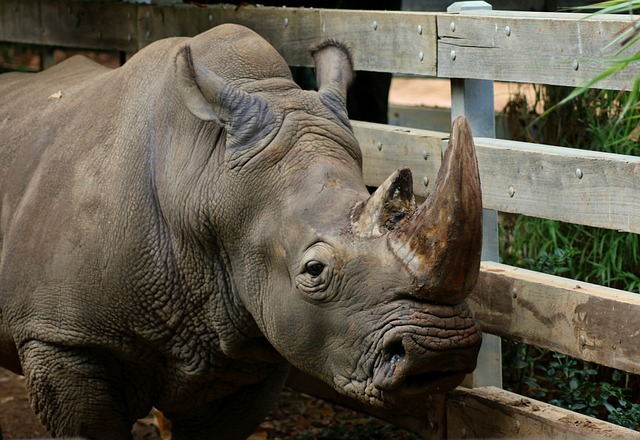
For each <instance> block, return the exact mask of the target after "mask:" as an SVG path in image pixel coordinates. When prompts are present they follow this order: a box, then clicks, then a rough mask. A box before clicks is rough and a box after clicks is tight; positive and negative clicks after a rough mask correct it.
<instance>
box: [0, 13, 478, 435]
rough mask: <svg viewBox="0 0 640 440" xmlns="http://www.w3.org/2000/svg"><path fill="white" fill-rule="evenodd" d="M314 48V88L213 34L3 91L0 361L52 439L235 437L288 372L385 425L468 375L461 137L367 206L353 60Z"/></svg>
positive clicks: (14, 77) (4, 84)
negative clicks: (160, 433) (148, 419)
mask: <svg viewBox="0 0 640 440" xmlns="http://www.w3.org/2000/svg"><path fill="white" fill-rule="evenodd" d="M310 54H311V56H312V57H313V60H314V61H315V65H316V76H317V80H318V84H319V86H318V90H317V91H307V90H302V89H301V88H300V87H299V86H297V85H296V84H295V83H294V82H293V81H292V79H291V74H290V69H289V67H288V66H287V64H286V63H285V61H284V60H283V58H282V57H281V56H280V55H279V54H278V53H277V51H276V50H275V49H274V48H273V47H272V46H271V45H270V44H269V43H267V42H266V41H265V40H264V39H263V38H261V37H260V36H258V34H256V33H255V32H253V31H251V30H249V29H247V28H245V27H241V26H239V25H231V24H227V25H222V26H218V27H215V28H213V29H211V30H208V31H206V32H204V33H202V34H199V35H197V36H195V37H193V38H182V37H180V38H170V39H165V40H161V41H158V42H156V43H154V44H151V45H150V46H148V47H146V48H144V49H143V50H141V51H140V52H139V53H137V54H136V55H135V56H133V57H132V58H131V59H130V60H129V61H128V62H127V63H126V64H124V65H123V66H122V67H120V68H117V69H108V68H106V67H102V66H100V65H98V64H96V63H94V62H92V61H89V60H88V59H86V58H82V57H74V58H71V59H69V60H67V61H64V62H62V63H60V64H59V65H57V66H54V67H52V68H50V69H48V70H46V71H44V72H41V73H36V74H27V73H8V74H5V75H3V76H2V77H1V79H0V196H1V205H0V222H1V223H0V247H1V253H0V258H1V260H0V365H2V366H3V367H5V368H7V369H9V370H12V371H14V372H16V373H18V374H24V376H25V377H26V384H27V388H28V391H29V394H30V400H31V404H32V407H33V409H34V411H35V413H36V414H37V415H38V417H39V418H40V420H41V421H42V423H43V424H44V425H45V427H46V428H47V429H48V430H49V431H50V432H51V433H52V434H53V435H56V436H82V437H85V438H92V439H102V438H104V439H117V438H130V436H131V428H132V424H133V423H134V422H135V420H136V419H138V418H140V417H144V416H145V415H146V414H147V413H148V411H149V410H150V409H151V408H152V407H155V408H157V409H159V410H160V411H162V412H163V413H164V414H165V415H166V416H167V417H168V418H169V419H170V420H171V421H172V426H173V428H172V429H173V438H174V439H191V440H192V439H201V438H218V439H222V438H224V439H229V438H243V437H246V436H247V435H249V434H250V433H251V432H252V431H253V429H254V428H255V426H256V425H258V424H259V423H260V422H261V420H262V418H263V417H264V415H265V414H266V413H267V411H268V410H269V409H270V408H271V406H272V405H273V404H274V402H275V400H276V399H277V397H278V394H279V391H280V389H281V387H282V386H283V383H284V381H285V379H286V377H287V374H288V370H289V368H290V365H293V366H295V367H297V368H298V369H299V370H301V371H303V372H305V373H307V374H309V375H311V376H314V377H316V378H318V379H320V380H322V381H324V382H326V383H327V384H329V385H330V386H332V387H333V388H335V390H337V391H338V392H340V393H342V394H344V395H346V396H349V397H352V398H354V399H357V400H358V401H360V402H362V403H363V404H366V405H371V406H375V407H381V408H386V409H388V410H389V411H394V410H402V408H404V407H407V406H408V405H415V404H416V402H419V401H420V399H424V398H425V397H426V395H427V394H430V393H436V392H441V391H445V390H447V389H449V388H451V387H454V386H456V385H457V384H459V383H460V382H461V380H462V378H463V376H464V374H465V373H468V372H469V371H471V370H473V368H475V364H476V357H477V352H478V349H479V345H480V341H481V335H480V331H479V329H478V326H477V324H476V322H475V321H474V319H473V316H472V314H471V312H470V309H469V307H468V306H467V303H466V301H465V298H466V297H467V296H468V295H469V293H470V291H471V290H472V289H473V287H474V285H475V283H476V281H477V277H478V272H479V264H480V250H481V228H482V224H481V209H482V207H481V194H480V181H479V177H478V168H477V161H476V156H475V152H474V146H473V141H472V137H471V132H470V128H469V124H468V122H467V121H466V120H465V119H464V118H459V119H457V120H456V121H455V122H454V124H453V128H452V134H451V140H450V145H449V147H448V149H447V151H446V154H445V157H444V159H443V164H442V167H441V169H440V172H439V175H438V178H437V182H436V184H435V187H434V189H433V191H432V193H431V195H430V196H429V198H428V199H427V200H426V202H424V203H423V204H421V205H420V206H417V205H416V202H415V197H414V194H413V191H412V177H411V172H410V171H409V170H408V169H407V168H402V169H399V170H398V171H396V172H394V173H393V174H392V175H391V176H390V177H389V178H388V179H387V180H386V181H385V182H384V183H383V184H382V185H381V186H380V187H379V188H378V189H377V190H376V191H375V192H374V193H373V194H370V193H369V192H368V190H367V187H366V186H365V183H364V180H363V171H362V164H363V158H362V153H361V150H360V148H359V145H358V142H357V140H356V139H355V137H354V134H353V131H352V128H351V124H350V121H349V118H348V115H347V112H346V107H345V96H346V91H347V88H348V86H349V84H350V82H351V81H352V78H353V68H352V64H353V63H352V58H351V55H350V49H349V48H348V47H347V45H345V44H344V43H342V42H339V41H335V40H326V41H322V42H319V43H317V44H316V45H315V46H313V47H312V48H311V50H310Z"/></svg>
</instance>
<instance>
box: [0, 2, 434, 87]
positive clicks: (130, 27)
mask: <svg viewBox="0 0 640 440" xmlns="http://www.w3.org/2000/svg"><path fill="white" fill-rule="evenodd" d="M41 10H42V12H41ZM222 23H238V24H242V25H245V26H247V27H249V28H252V29H254V30H256V31H257V32H258V33H260V34H261V35H262V36H264V37H265V38H266V39H267V40H268V41H269V42H270V43H272V44H273V45H274V46H275V47H276V49H277V50H278V51H279V52H280V53H281V54H282V55H283V56H284V57H285V59H286V60H287V62H289V64H290V65H293V66H310V65H312V61H311V59H310V57H309V55H308V53H307V52H308V47H309V46H310V45H311V44H313V43H317V42H319V41H321V40H322V39H324V38H339V39H341V40H343V41H344V42H345V43H347V44H348V45H349V46H351V47H352V48H353V52H354V64H355V67H356V69H359V70H371V71H384V72H398V73H409V74H420V75H431V76H435V74H436V45H437V42H436V38H437V32H436V29H435V26H436V24H435V23H436V19H435V14H433V13H415V12H400V11H391V12H390V11H361V10H335V9H313V8H276V7H264V6H241V7H238V6H235V5H206V6H203V7H198V6H196V5H193V4H184V3H181V4H171V5H166V4H165V5H163V4H160V5H144V4H137V5H136V4H130V3H104V2H74V1H56V0H39V1H33V2H23V1H21V0H0V24H2V26H0V41H10V42H22V43H31V44H45V45H52V46H62V47H74V48H87V49H97V50H113V49H117V50H123V51H128V52H134V51H136V50H139V49H140V48H142V47H144V46H146V45H148V44H150V43H152V42H153V41H155V40H158V39H161V38H167V37H173V36H193V35H196V34H198V33H200V32H203V31H205V30H207V29H209V28H211V27H214V26H216V25H219V24H222Z"/></svg>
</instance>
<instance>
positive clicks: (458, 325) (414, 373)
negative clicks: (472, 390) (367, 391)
mask: <svg viewBox="0 0 640 440" xmlns="http://www.w3.org/2000/svg"><path fill="white" fill-rule="evenodd" d="M420 309H424V310H421V311H420V312H417V313H416V312H414V314H413V316H411V317H410V318H409V319H407V321H409V322H412V323H420V325H417V324H414V325H412V324H409V325H399V326H397V327H395V328H393V329H391V330H389V331H387V332H386V333H385V335H384V336H383V339H382V350H381V352H380V354H379V355H378V359H377V361H376V364H375V366H374V372H373V385H374V386H375V387H376V388H378V389H379V390H381V391H383V393H384V397H385V400H386V401H387V402H389V403H390V404H392V405H394V404H401V403H406V402H407V401H408V400H412V398H419V397H421V396H423V395H424V394H427V393H439V392H443V391H446V390H448V389H451V388H454V387H455V386H456V385H458V384H459V383H460V382H461V381H462V379H463V378H464V375H465V374H467V373H470V372H471V371H473V369H474V368H475V366H476V357H477V354H478V350H479V348H480V341H481V334H480V331H479V330H478V327H477V326H476V324H475V321H474V319H473V316H472V315H471V312H470V310H469V308H468V306H467V305H466V303H464V302H463V303H460V304H458V305H456V306H453V307H451V306H443V305H431V304H425V305H423V306H422V307H421V308H420ZM420 314H422V316H416V315H420ZM445 314H447V315H450V316H447V317H446V318H441V317H439V315H440V316H441V315H445Z"/></svg>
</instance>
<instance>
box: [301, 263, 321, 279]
mask: <svg viewBox="0 0 640 440" xmlns="http://www.w3.org/2000/svg"><path fill="white" fill-rule="evenodd" d="M305 272H306V273H308V274H309V275H311V276H312V277H313V278H317V277H319V276H320V275H322V272H324V264H322V263H321V262H319V261H309V262H308V263H307V265H306V267H305Z"/></svg>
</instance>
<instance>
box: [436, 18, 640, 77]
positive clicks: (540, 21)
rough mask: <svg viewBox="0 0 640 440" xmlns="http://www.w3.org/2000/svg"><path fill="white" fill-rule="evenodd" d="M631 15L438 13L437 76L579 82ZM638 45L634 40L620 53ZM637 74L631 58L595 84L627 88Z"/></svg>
mask: <svg viewBox="0 0 640 440" xmlns="http://www.w3.org/2000/svg"><path fill="white" fill-rule="evenodd" d="M635 18H636V19H637V16H636V17H635ZM632 19H633V18H632V17H629V16H605V17H599V18H598V19H595V18H586V16H585V15H583V14H567V13H564V14H561V13H558V14H549V13H546V14H542V13H525V12H518V13H506V12H497V11H493V12H475V11H473V12H470V13H469V14H468V15H467V14H460V15H454V14H439V15H438V39H439V40H438V76H440V77H444V78H478V79H491V80H495V81H513V82H525V83H540V84H556V85H564V86H579V85H583V84H585V83H586V82H587V81H588V80H590V79H591V78H593V77H595V76H596V75H598V74H599V73H601V72H602V71H604V70H605V69H606V66H607V65H606V63H605V62H603V60H604V59H605V58H607V57H609V56H611V55H613V54H614V53H615V52H616V50H617V47H615V46H612V47H607V44H609V42H611V41H612V40H613V39H614V38H615V36H617V35H618V33H620V32H621V31H622V30H623V29H624V28H625V27H627V26H629V25H630V23H631V22H632V21H631V20H632ZM639 49H640V43H636V44H635V45H634V46H633V47H632V48H631V49H629V50H628V51H626V52H625V54H627V55H630V54H633V53H635V52H636V51H638V50H639ZM452 53H455V56H453V55H452ZM639 73H640V66H638V65H637V63H636V65H630V66H629V68H628V69H625V70H624V71H622V72H620V73H619V74H616V75H615V76H612V77H610V78H608V79H606V80H604V81H602V82H601V83H598V84H597V86H598V87H600V88H612V89H630V88H631V86H632V85H633V78H634V77H635V76H636V75H638V74H639Z"/></svg>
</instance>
